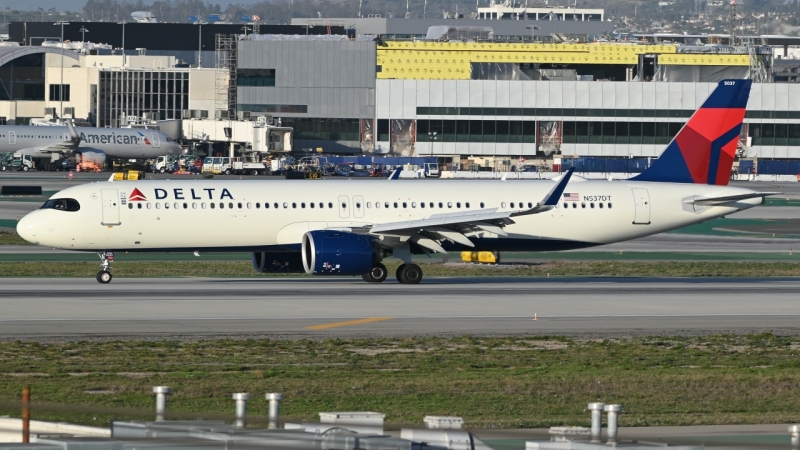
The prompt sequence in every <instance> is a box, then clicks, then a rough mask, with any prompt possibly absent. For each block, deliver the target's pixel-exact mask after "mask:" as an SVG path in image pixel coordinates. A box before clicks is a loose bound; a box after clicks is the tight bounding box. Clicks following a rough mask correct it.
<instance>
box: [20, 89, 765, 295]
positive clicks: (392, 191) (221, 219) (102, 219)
mask: <svg viewBox="0 0 800 450" xmlns="http://www.w3.org/2000/svg"><path fill="white" fill-rule="evenodd" d="M750 84H751V82H750V81H748V80H725V81H723V82H720V83H719V86H718V87H717V88H716V90H715V91H714V92H713V93H712V94H711V96H709V98H708V99H707V100H706V102H705V103H704V104H703V106H702V107H701V108H700V109H699V110H698V111H697V112H696V113H695V114H694V115H693V116H692V118H691V119H690V120H689V122H688V123H687V124H686V126H684V128H683V129H682V130H681V131H680V133H679V134H678V135H677V136H676V137H675V139H674V140H673V141H672V143H670V144H669V146H668V147H667V149H666V150H665V151H664V153H663V154H662V155H661V157H660V158H659V159H658V160H656V161H655V162H654V163H653V164H652V165H651V166H650V167H649V168H648V169H647V170H646V171H644V172H643V173H641V174H640V175H638V176H636V177H634V178H631V179H629V180H620V181H607V180H603V181H589V180H585V179H583V178H580V177H578V176H573V175H572V170H569V171H568V172H566V173H565V174H563V175H562V176H560V177H559V178H556V179H554V180H553V181H503V180H452V181H440V180H408V181H395V180H391V179H390V182H388V183H386V182H379V181H373V180H322V181H313V182H307V181H286V180H280V181H227V180H225V181H211V180H195V181H178V180H172V181H170V180H149V181H116V182H112V181H109V182H98V183H91V184H86V185H81V186H75V187H71V188H68V189H65V190H63V191H61V192H59V193H57V194H55V195H54V196H52V197H51V198H50V199H49V200H48V201H47V202H46V203H45V204H44V206H43V207H42V208H41V209H40V210H37V211H34V212H32V213H30V214H28V215H26V216H25V217H24V218H23V219H22V220H21V221H20V222H19V224H18V225H17V232H18V233H19V235H20V236H22V237H23V238H24V239H26V240H27V241H30V242H32V243H35V244H39V245H43V246H47V247H55V248H61V249H69V250H80V251H95V252H98V255H99V256H100V259H101V270H100V272H98V274H97V280H98V281H99V282H101V283H108V282H110V281H111V278H112V275H111V261H112V260H113V252H115V251H125V252H166V251H170V252H176V251H194V252H213V251H226V252H230V251H246V252H252V261H253V266H254V268H255V269H256V270H257V271H259V272H288V273H302V272H306V273H309V274H314V275H361V276H362V277H363V279H364V280H365V281H368V282H382V281H384V280H385V279H386V276H387V273H386V272H387V271H386V267H385V266H384V265H383V264H381V260H382V259H384V258H386V257H388V256H394V257H395V258H399V259H401V260H402V261H403V264H402V265H401V266H400V267H399V268H398V270H397V273H396V276H397V279H398V280H399V281H400V282H401V283H407V284H415V283H419V282H420V280H421V279H422V270H421V269H420V267H419V266H418V265H416V264H414V263H413V262H412V260H411V256H412V255H413V254H423V253H431V252H435V253H442V252H446V251H459V250H485V251H493V250H497V251H503V252H514V251H528V252H529V251H553V250H568V249H578V248H585V247H592V246H597V245H603V244H610V243H613V242H619V241H624V240H628V239H635V238H639V237H643V236H648V235H651V234H656V233H661V232H664V231H668V230H672V229H675V228H680V227H684V226H687V225H691V224H695V223H699V222H704V221H706V220H709V219H713V218H716V217H721V216H726V215H729V214H732V213H735V212H737V211H741V210H743V209H747V208H752V207H753V206H756V205H759V204H761V203H762V202H763V201H764V198H765V196H767V195H771V193H764V192H755V191H752V190H749V189H743V188H735V187H727V186H726V185H727V183H728V178H729V177H730V172H731V165H732V163H733V158H734V153H735V151H736V144H737V142H738V139H739V132H740V128H741V125H742V119H743V117H744V111H745V106H746V104H747V98H748V95H749V91H750ZM397 175H398V173H395V174H394V175H393V176H392V177H391V178H397Z"/></svg>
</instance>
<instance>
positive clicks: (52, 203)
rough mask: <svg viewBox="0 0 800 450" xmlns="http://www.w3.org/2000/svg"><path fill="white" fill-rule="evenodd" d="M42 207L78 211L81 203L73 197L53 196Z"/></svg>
mask: <svg viewBox="0 0 800 450" xmlns="http://www.w3.org/2000/svg"><path fill="white" fill-rule="evenodd" d="M42 209H57V210H59V211H78V210H80V209H81V204H80V203H78V201H77V200H74V199H71V198H53V199H50V200H48V201H46V202H44V205H42Z"/></svg>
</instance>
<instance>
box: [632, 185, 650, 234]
mask: <svg viewBox="0 0 800 450" xmlns="http://www.w3.org/2000/svg"><path fill="white" fill-rule="evenodd" d="M632 191H633V202H634V205H635V207H636V213H635V214H634V217H633V223H634V225H650V193H649V192H647V189H644V188H634V189H632Z"/></svg>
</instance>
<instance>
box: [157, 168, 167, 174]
mask: <svg viewBox="0 0 800 450" xmlns="http://www.w3.org/2000/svg"><path fill="white" fill-rule="evenodd" d="M166 171H167V169H165V168H164V167H162V168H160V169H158V173H166Z"/></svg>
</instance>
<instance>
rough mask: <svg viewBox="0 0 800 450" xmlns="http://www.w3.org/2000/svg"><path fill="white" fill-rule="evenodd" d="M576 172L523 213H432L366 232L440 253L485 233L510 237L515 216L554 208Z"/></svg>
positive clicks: (559, 182) (565, 175) (381, 225)
mask: <svg viewBox="0 0 800 450" xmlns="http://www.w3.org/2000/svg"><path fill="white" fill-rule="evenodd" d="M573 170H574V169H570V170H569V171H567V173H565V174H564V176H562V177H561V179H560V180H559V181H558V182H557V183H556V185H555V186H553V188H552V189H551V190H550V192H548V193H547V195H545V197H544V198H543V199H542V201H541V202H539V203H537V204H536V206H534V207H533V208H530V209H527V210H524V211H502V212H500V211H498V210H497V208H493V209H479V210H471V211H462V212H455V213H445V214H433V215H431V216H429V217H427V218H425V219H420V220H408V221H403V222H390V223H383V224H376V225H373V226H372V227H371V228H369V230H368V231H367V233H368V234H371V235H373V236H380V237H389V238H394V239H389V240H385V242H387V243H389V242H395V243H397V244H398V245H402V244H404V243H405V242H406V241H410V242H412V243H415V244H417V245H419V246H421V247H423V248H425V249H427V250H430V251H433V252H437V253H444V252H445V250H444V248H443V247H442V246H441V243H442V241H444V240H449V241H452V242H456V243H458V244H462V245H465V246H467V247H474V246H475V244H473V243H472V241H470V240H469V238H468V235H474V234H476V233H479V232H482V231H483V232H489V233H493V234H497V235H500V236H507V233H506V232H505V231H504V230H503V228H504V227H505V226H506V225H510V224H513V223H514V220H513V219H512V217H517V216H524V215H531V214H539V213H542V212H545V211H549V210H551V209H553V208H555V206H556V205H557V204H558V202H559V200H560V198H561V195H562V194H563V192H564V189H565V188H566V186H567V183H569V179H570V177H571V176H572V172H573Z"/></svg>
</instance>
